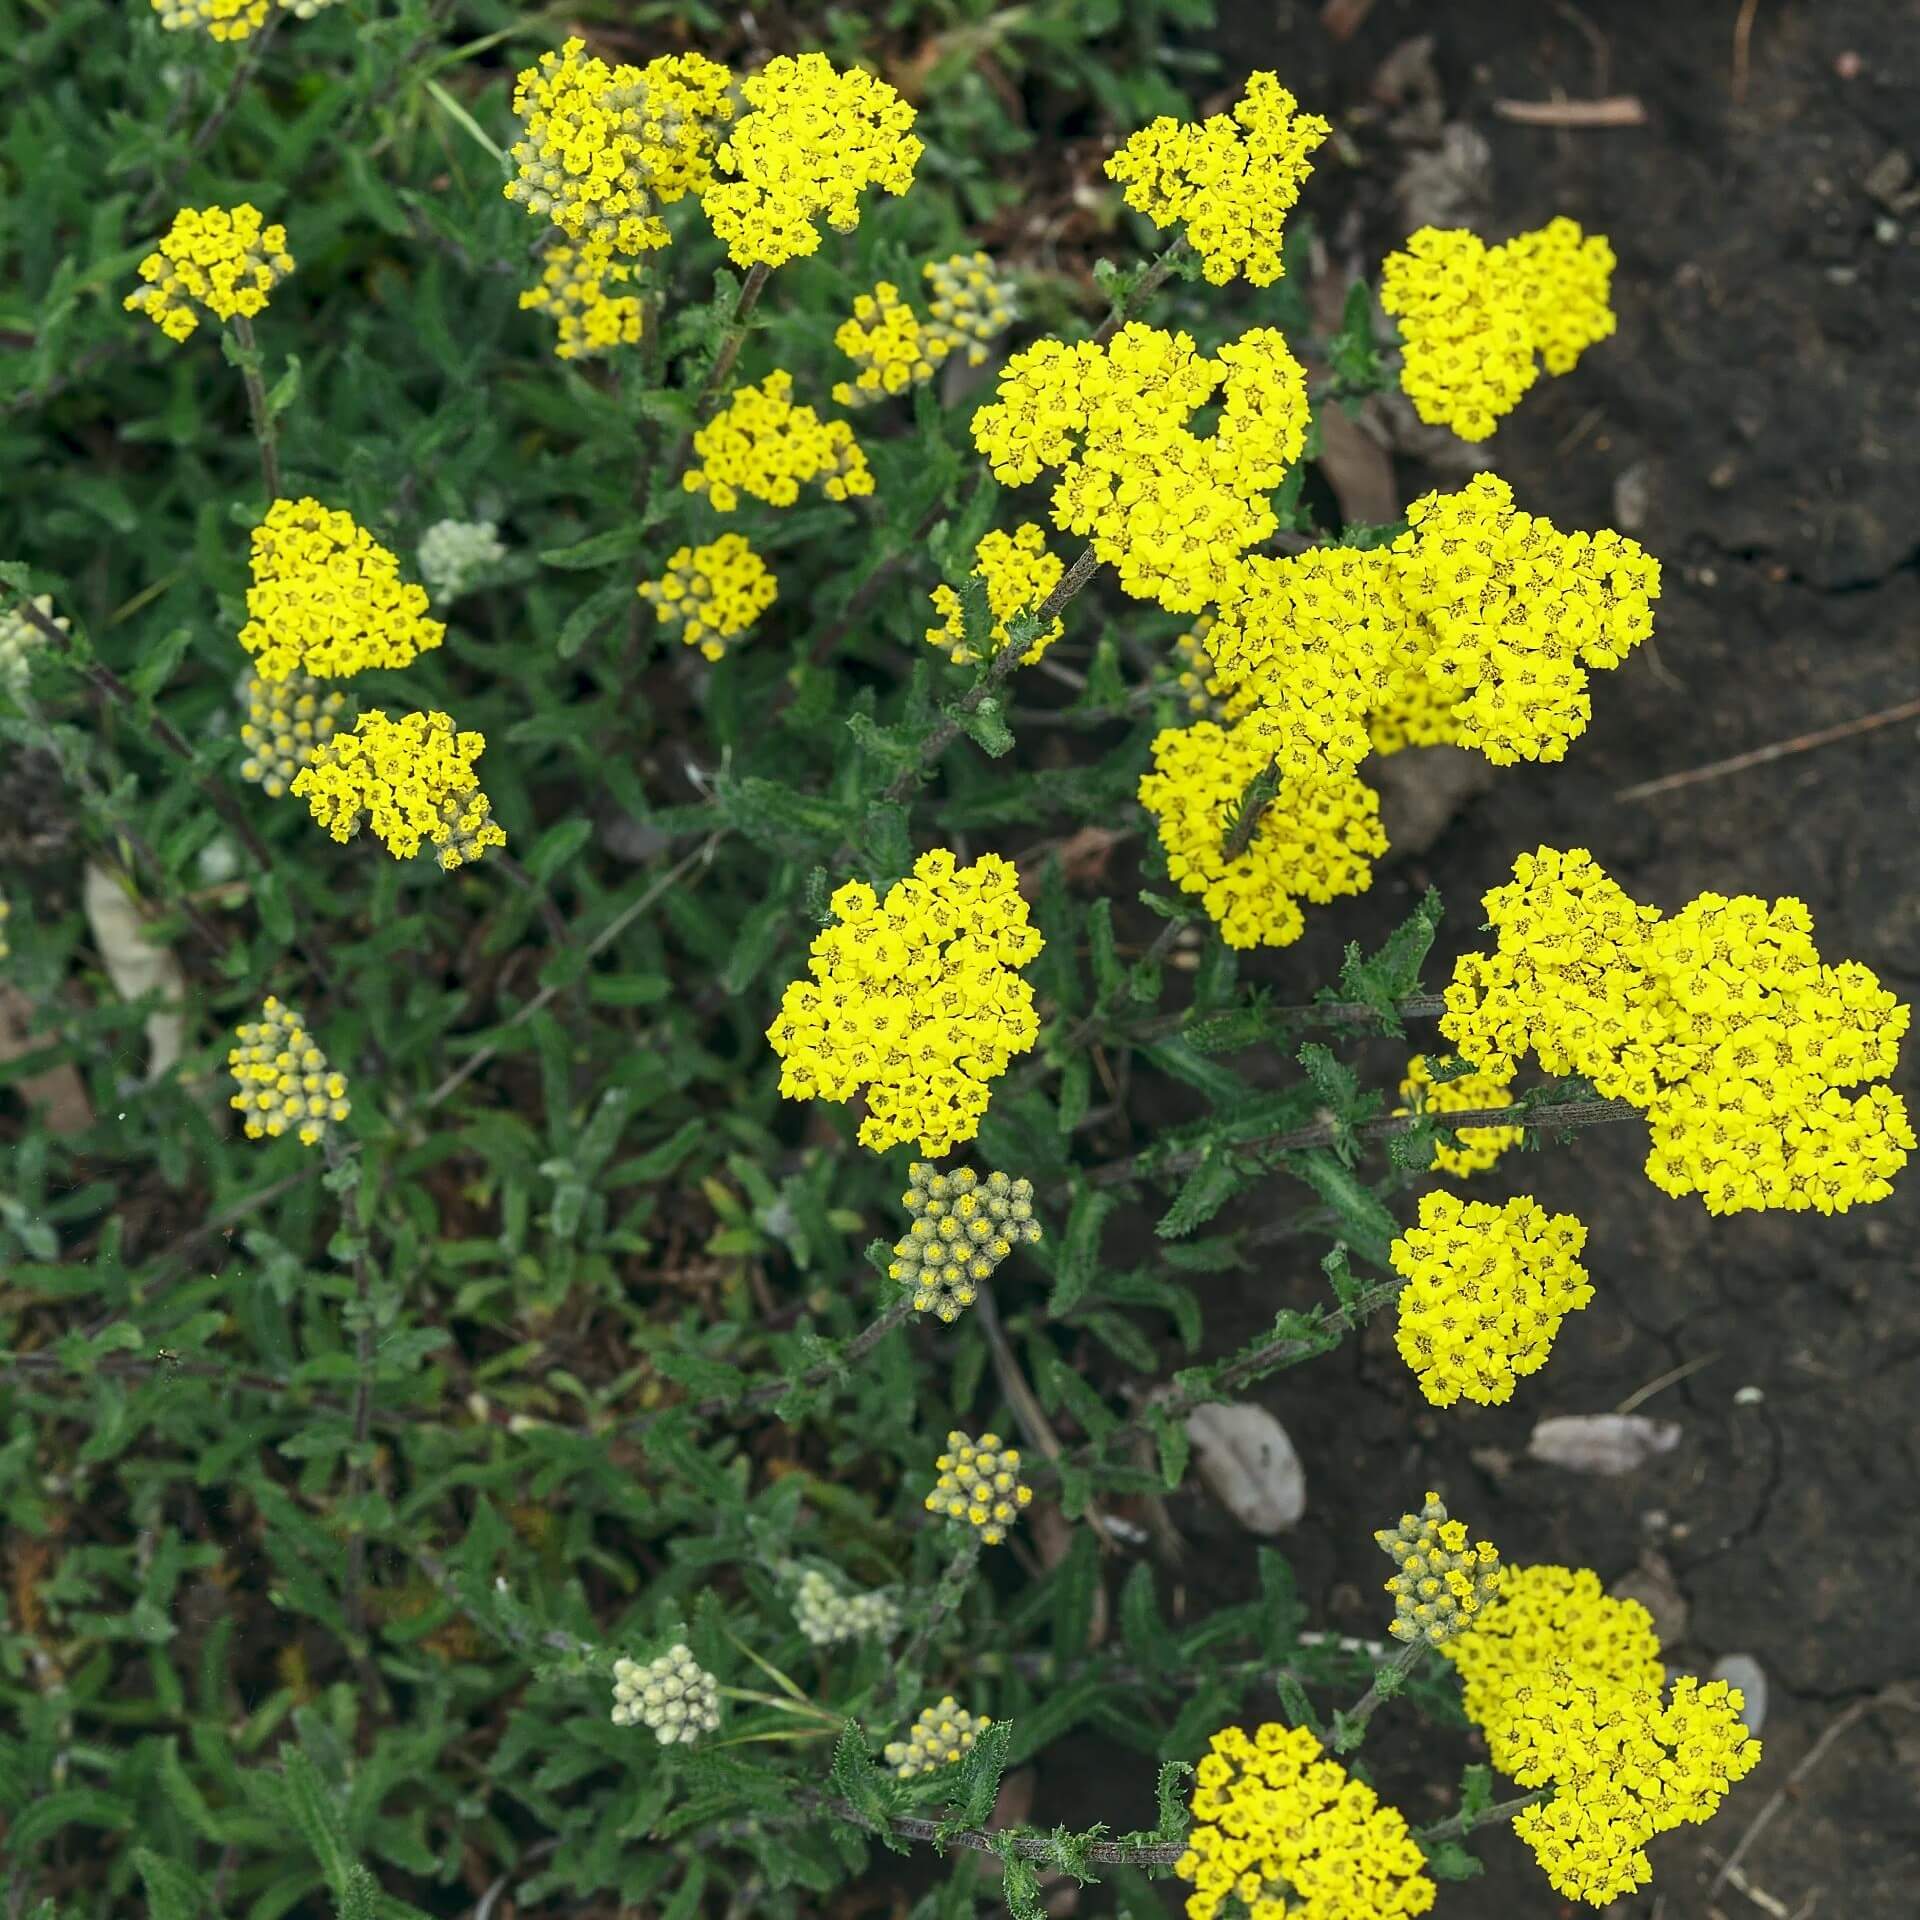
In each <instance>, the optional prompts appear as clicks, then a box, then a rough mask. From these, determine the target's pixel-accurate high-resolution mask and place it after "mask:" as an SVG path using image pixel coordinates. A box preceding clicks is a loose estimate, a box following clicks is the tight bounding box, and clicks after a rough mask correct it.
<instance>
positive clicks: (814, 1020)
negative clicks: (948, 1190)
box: [767, 848, 1042, 1157]
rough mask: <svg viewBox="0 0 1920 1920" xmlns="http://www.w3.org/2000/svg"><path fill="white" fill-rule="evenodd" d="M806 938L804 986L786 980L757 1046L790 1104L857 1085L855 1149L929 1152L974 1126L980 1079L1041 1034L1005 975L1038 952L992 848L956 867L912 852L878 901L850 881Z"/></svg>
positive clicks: (981, 1099)
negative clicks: (763, 1046)
mask: <svg viewBox="0 0 1920 1920" xmlns="http://www.w3.org/2000/svg"><path fill="white" fill-rule="evenodd" d="M831 905H832V909H833V913H834V916H835V924H834V925H832V926H829V927H826V928H824V929H823V930H822V931H821V932H820V933H819V934H818V935H816V936H815V938H814V942H813V946H812V949H811V957H810V959H809V960H808V963H807V966H808V971H809V972H810V973H811V974H812V976H813V977H812V978H811V979H809V980H796V981H794V982H793V983H792V984H791V985H789V986H788V988H787V990H786V993H785V995H784V996H783V997H782V999H781V1002H780V1013H779V1016H778V1018H777V1019H775V1021H774V1023H773V1024H772V1026H770V1027H769V1028H768V1029H767V1039H768V1041H769V1043H770V1044H771V1045H772V1047H773V1050H774V1052H775V1053H777V1054H778V1055H779V1056H780V1059H781V1062H782V1069H781V1075H780V1091H781V1092H782V1093H783V1094H785V1095H786V1096H787V1098H788V1099H790V1100H850V1099H852V1098H853V1097H854V1095H855V1094H856V1093H858V1092H860V1091H861V1090H862V1089H864V1090H865V1094H866V1102H867V1117H866V1119H865V1120H863V1121H862V1122H861V1125H860V1144H861V1145H862V1146H865V1147H869V1148H871V1149H872V1150H873V1151H874V1152H875V1153H884V1152H886V1150H887V1149H888V1148H889V1147H892V1146H896V1145H897V1144H898V1143H899V1142H901V1141H902V1140H912V1139H916V1138H917V1139H918V1141H919V1143H920V1151H921V1152H922V1153H925V1154H929V1155H932V1156H935V1157H938V1156H939V1155H941V1154H944V1153H947V1152H950V1151H951V1150H952V1149H953V1147H955V1146H956V1145H957V1144H958V1143H959V1142H961V1141H963V1140H971V1139H972V1138H973V1137H974V1135H975V1134H976V1133H978V1132H979V1130H980V1116H981V1115H982V1114H983V1113H985V1112H986V1110H987V1098H988V1094H987V1088H988V1083H989V1082H991V1081H993V1080H995V1079H997V1078H998V1077H999V1076H1000V1075H1001V1074H1003V1073H1004V1072H1005V1071H1006V1069H1007V1062H1008V1061H1009V1059H1010V1058H1011V1057H1012V1056H1013V1055H1014V1054H1017V1053H1025V1052H1026V1051H1027V1050H1028V1049H1029V1048H1030V1047H1031V1046H1032V1045H1033V1043H1034V1041H1035V1040H1036V1039H1037V1038H1038V1037H1039V1032H1040V1023H1039V1018H1038V1016H1037V1015H1036V1014H1035V1012H1034V1007H1033V989H1032V988H1031V987H1030V986H1029V985H1028V984H1027V982H1026V981H1024V980H1023V979H1021V978H1020V976H1019V974H1018V973H1017V972H1016V971H1015V969H1016V968H1018V967H1023V966H1025V965H1026V964H1027V962H1028V961H1029V960H1031V959H1033V957H1034V956H1035V955H1036V954H1037V953H1039V951H1040V948H1041V945H1042V941H1041V938H1040V933H1039V930H1038V928H1036V927H1035V926H1034V925H1033V923H1032V922H1031V920H1030V919H1029V918H1028V917H1027V903H1026V901H1025V900H1024V899H1023V898H1022V897H1021V894H1020V876H1019V874H1018V873H1017V872H1016V871H1015V869H1014V866H1013V863H1012V862H1011V861H1008V860H1003V859H1001V858H1000V856H999V855H998V854H992V853H988V854H982V855H981V857H980V858H979V859H978V860H976V861H974V862H973V864H972V865H971V866H965V867H963V866H960V865H959V864H958V863H957V862H956V861H955V859H954V857H953V855H952V854H951V853H949V852H948V851H946V849H945V848H936V849H934V850H933V851H932V852H929V853H923V854H922V855H921V856H920V858H919V859H918V860H916V861H915V862H914V866H913V872H912V874H911V876H910V877H909V878H907V879H905V880H902V881H899V882H898V883H896V884H895V885H894V886H892V887H890V888H889V889H888V890H887V897H886V899H885V900H884V901H881V900H879V899H878V898H876V897H875V894H874V891H873V889H872V888H871V887H870V886H868V885H867V884H866V883H865V882H864V881H861V880H850V881H848V883H847V884H846V885H845V886H843V887H842V888H841V889H840V890H839V891H838V892H837V893H836V894H835V895H834V896H833V899H832V902H831Z"/></svg>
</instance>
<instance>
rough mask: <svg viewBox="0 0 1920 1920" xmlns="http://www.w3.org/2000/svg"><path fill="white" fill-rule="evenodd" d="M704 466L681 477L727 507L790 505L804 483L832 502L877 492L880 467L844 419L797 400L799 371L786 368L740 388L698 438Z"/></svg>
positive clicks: (697, 452) (700, 463) (696, 448)
mask: <svg viewBox="0 0 1920 1920" xmlns="http://www.w3.org/2000/svg"><path fill="white" fill-rule="evenodd" d="M693 451H694V454H695V457H696V461H697V464H696V465H694V466H691V467H689V468H688V469H687V471H686V472H685V473H684V474H682V475H681V477H680V484H681V485H682V486H683V487H685V488H686V490H687V491H688V492H689V493H704V494H705V495H706V496H707V498H708V499H709V500H711V501H712V503H713V505H714V507H715V509H716V510H717V511H718V512H720V513H731V512H732V511H733V510H734V508H735V507H737V506H738V505H739V504H740V496H741V495H742V494H743V493H745V494H751V495H752V496H753V498H754V499H756V500H764V501H765V502H766V503H767V504H768V505H769V506H773V507H790V506H792V505H793V503H794V502H795V501H796V500H798V499H799V498H800V489H801V488H802V487H803V486H808V485H814V484H817V485H818V486H819V488H820V490H821V492H822V493H824V494H825V495H826V496H827V498H828V499H829V500H853V499H859V498H861V497H863V496H865V495H867V494H870V493H871V492H872V491H873V470H872V469H871V468H870V467H869V466H868V465H867V456H866V454H865V453H863V452H862V451H861V448H860V443H859V442H858V441H857V440H856V439H855V438H854V437H853V429H852V428H851V427H850V426H848V425H847V423H846V422H845V421H844V420H825V421H823V420H822V419H821V418H820V416H819V415H818V414H817V413H815V412H814V410H813V409H812V408H811V407H807V406H796V405H795V404H794V399H793V375H792V374H790V373H787V372H785V371H783V370H781V369H777V368H776V369H775V371H774V372H772V373H770V374H768V375H767V377H766V378H765V379H764V380H762V381H760V382H759V384H758V385H756V386H744V387H735V388H734V390H733V392H732V393H731V394H730V395H729V396H728V398H727V404H726V405H725V406H724V407H722V408H721V409H720V411H719V412H718V413H716V414H715V415H714V416H713V418H712V419H711V420H709V421H708V422H707V424H706V425H705V426H704V427H702V428H701V429H700V431H699V432H698V433H696V434H695V435H694V436H693Z"/></svg>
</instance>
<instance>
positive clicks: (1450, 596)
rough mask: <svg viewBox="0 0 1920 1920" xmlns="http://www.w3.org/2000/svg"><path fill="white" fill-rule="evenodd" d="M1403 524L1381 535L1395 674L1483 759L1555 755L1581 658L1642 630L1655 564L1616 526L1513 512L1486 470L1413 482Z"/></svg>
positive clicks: (1581, 689) (1498, 761) (1570, 713)
mask: <svg viewBox="0 0 1920 1920" xmlns="http://www.w3.org/2000/svg"><path fill="white" fill-rule="evenodd" d="M1407 528H1408V530H1407V531H1406V532H1405V533H1403V534H1401V535H1400V536H1399V538H1398V539H1397V540H1395V541H1394V543H1393V547H1392V556H1393V560H1394V562H1396V563H1397V565H1396V587H1397V591H1398V595H1399V601H1400V605H1401V607H1402V609H1403V610H1404V613H1405V616H1406V618H1405V624H1404V627H1403V650H1402V661H1401V664H1402V666H1403V668H1404V670H1405V672H1406V673H1407V675H1408V676H1409V677H1410V678H1415V679H1423V680H1424V681H1425V682H1426V683H1427V685H1428V686H1429V687H1430V688H1431V689H1432V691H1433V694H1434V695H1435V697H1437V698H1438V699H1439V700H1441V701H1443V702H1444V703H1445V704H1446V706H1447V711H1448V723H1449V725H1450V727H1451V730H1452V736H1451V737H1452V739H1453V740H1454V741H1455V743H1457V744H1458V745H1460V746H1463V747H1471V748H1473V749H1475V750H1476V751H1478V752H1480V753H1484V754H1485V755H1486V757H1487V758H1488V759H1489V760H1491V761H1492V762H1493V763H1494V764H1495V765H1496V766H1511V765H1512V764H1513V763H1514V762H1515V761H1518V760H1549V761H1551V760H1559V759H1562V758H1563V757H1564V756H1565V754H1566V751H1567V747H1568V744H1569V743H1570V742H1571V741H1572V740H1574V739H1576V738H1577V737H1578V736H1579V735H1580V734H1582V733H1584V732H1585V731H1586V727H1587V722H1588V720H1589V718H1590V717H1591V715H1592V710H1593V709H1592V702H1591V700H1590V698H1589V696H1588V692H1587V671H1586V670H1587V669H1588V668H1601V669H1604V668H1610V667H1617V666H1618V665H1619V664H1620V662H1621V661H1622V660H1624V659H1625V658H1626V656H1627V655H1628V654H1629V653H1630V652H1632V650H1633V649H1634V648H1635V647H1637V646H1638V645H1639V644H1640V642H1641V641H1643V640H1645V639H1648V638H1649V637H1650V636H1651V635H1652V633H1653V603H1654V601H1656V600H1657V599H1658V598H1659V597H1660V563H1659V562H1658V561H1657V560H1655V559H1654V558H1653V557H1652V556H1651V555H1650V554H1648V553H1647V552H1646V550H1645V549H1644V548H1643V547H1641V546H1640V544H1639V543H1638V542H1637V541H1634V540H1630V539H1628V538H1627V537H1626V536H1625V535H1624V534H1619V533H1614V532H1612V531H1611V530H1610V529H1602V530H1601V531H1600V532H1599V533H1593V534H1588V533H1562V532H1560V531H1559V530H1558V528H1556V527H1555V526H1554V525H1553V524H1552V523H1551V522H1550V521H1548V520H1545V519H1543V518H1541V517H1540V516H1539V515H1536V514H1530V513H1522V512H1520V511H1518V510H1517V509H1516V508H1515V506H1514V504H1513V489H1512V488H1511V487H1510V486H1508V485H1507V483H1506V482H1505V481H1504V480H1502V479H1500V478H1499V477H1498V476H1497V475H1494V474H1491V473H1481V474H1476V475H1475V476H1474V477H1473V479H1472V480H1471V481H1469V482H1468V483H1467V485H1466V486H1465V487H1463V488H1461V489H1460V490H1459V491H1458V492H1457V493H1451V494H1445V493H1429V494H1424V495H1422V496H1421V498H1420V499H1418V500H1416V501H1415V502H1414V503H1413V505H1412V506H1410V507H1409V508H1408V509H1407Z"/></svg>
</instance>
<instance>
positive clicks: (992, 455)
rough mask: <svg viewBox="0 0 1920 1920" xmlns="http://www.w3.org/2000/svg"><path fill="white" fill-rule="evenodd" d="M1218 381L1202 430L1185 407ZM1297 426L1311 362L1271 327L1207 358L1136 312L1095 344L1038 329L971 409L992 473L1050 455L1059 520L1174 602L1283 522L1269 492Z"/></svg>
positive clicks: (1293, 447) (1012, 478)
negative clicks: (1037, 336) (1201, 433)
mask: <svg viewBox="0 0 1920 1920" xmlns="http://www.w3.org/2000/svg"><path fill="white" fill-rule="evenodd" d="M1216 394H1217V395H1218V396H1219V401H1220V416H1219V423H1218V425H1217V426H1216V427H1215V429H1214V432H1213V433H1212V435H1211V436H1209V437H1208V438H1207V439H1204V440H1203V439H1200V438H1198V437H1197V436H1195V435H1194V434H1192V433H1190V432H1189V431H1188V430H1187V422H1188V421H1189V420H1190V419H1191V418H1192V416H1193V414H1194V412H1195V411H1196V410H1197V409H1198V408H1200V407H1202V406H1204V405H1206V404H1207V403H1208V402H1209V401H1210V400H1212V399H1213V398H1214V397H1215V395H1216ZM1306 432H1307V384H1306V375H1305V373H1304V372H1303V371H1302V369H1301V367H1300V363H1299V362H1298V361H1297V360H1295V359H1294V357H1293V355H1292V354H1291V353H1290V352H1289V351H1288V349H1287V344H1286V342H1285V340H1283V339H1282V338H1281V336H1280V335H1279V334H1278V333H1276V332H1274V331H1273V329H1272V328H1270V327H1255V328H1253V329H1251V330H1250V331H1249V332H1246V333H1243V334H1242V335H1241V336H1240V337H1239V338H1238V339H1237V340H1233V341H1229V342H1228V343H1227V344H1226V345H1225V346H1223V347H1222V348H1220V350H1219V352H1218V353H1217V354H1215V355H1214V356H1212V357H1211V358H1209V357H1207V356H1206V355H1204V354H1201V353H1199V352H1197V351H1196V349H1195V347H1194V344H1193V340H1192V338H1191V336H1189V335H1187V334H1185V333H1177V334H1169V333H1163V332H1161V331H1160V330H1159V329H1158V328H1155V327H1149V326H1144V325H1142V324H1141V323H1140V322H1138V321H1134V322H1132V323H1130V324H1129V325H1127V326H1124V327H1122V328H1121V329H1120V331H1119V332H1118V333H1117V334H1115V335H1114V337H1113V338H1112V339H1111V340H1110V341H1108V342H1107V344H1106V345H1105V346H1104V347H1100V346H1095V345H1094V344H1093V343H1092V342H1091V341H1086V340H1082V341H1078V342H1076V343H1075V344H1073V345H1071V346H1069V345H1067V344H1066V343H1065V342H1063V341H1059V340H1041V341H1037V342H1036V343H1035V344H1034V345H1033V346H1031V347H1028V348H1027V349H1026V350H1025V351H1024V352H1022V353H1017V354H1015V355H1014V356H1013V358H1012V359H1011V360H1009V361H1008V362H1007V364H1006V365H1005V366H1004V367H1003V368H1001V370H1000V377H999V381H998V385H997V388H996V392H995V397H994V398H993V399H992V400H990V401H988V402H987V403H986V404H985V405H984V406H982V407H980V408H979V409H978V410H977V411H976V412H975V414H974V416H973V440H974V445H975V446H976V447H978V448H979V450H980V451H981V452H982V453H983V454H985V455H986V456H987V458H988V460H989V461H990V462H991V463H992V465H993V471H994V477H995V478H996V479H998V480H1000V481H1001V482H1002V483H1003V484H1005V485H1008V486H1021V485H1024V484H1025V483H1026V482H1027V481H1029V480H1032V479H1034V478H1035V477H1036V476H1037V475H1038V474H1039V473H1040V472H1041V470H1042V469H1043V468H1047V467H1057V468H1059V469H1060V470H1061V472H1060V478H1059V481H1058V482H1057V484H1056V485H1055V487H1054V490H1053V500H1052V508H1053V521H1054V525H1055V526H1057V527H1060V528H1062V529H1063V530H1064V531H1067V532H1070V533H1077V534H1080V535H1082V536H1084V537H1085V538H1086V539H1087V540H1089V541H1090V542H1091V544H1092V546H1093V550H1094V552H1095V553H1096V554H1097V555H1098V556H1099V557H1100V558H1101V559H1102V560H1103V561H1106V562H1108V563H1110V564H1111V565H1112V566H1113V567H1114V569H1115V570H1116V571H1117V573H1118V574H1119V577H1120V584H1121V586H1122V588H1123V589H1124V590H1125V591H1126V592H1128V593H1130V594H1132V595H1134V596H1135V597H1136V598H1138V599H1143V600H1155V601H1158V602H1159V604H1160V605H1161V606H1163V607H1165V608H1167V609H1168V611H1169V612H1173V613H1196V612H1198V611H1199V610H1200V609H1201V608H1203V607H1205V606H1207V605H1209V604H1210V603H1212V602H1214V601H1216V600H1219V599H1221V598H1222V597H1224V596H1226V595H1229V594H1230V593H1231V592H1232V591H1233V588H1234V574H1235V568H1236V567H1237V564H1238V562H1239V558H1240V556H1241V555H1242V554H1244V553H1245V552H1246V551H1247V550H1248V549H1249V548H1250V547H1253V546H1256V545H1258V543H1259V542H1260V541H1262V540H1265V539H1266V538H1267V537H1268V536H1269V535H1270V534H1271V533H1273V531H1274V530H1275V528H1276V526H1277V524H1278V523H1277V521H1276V520H1275V518H1274V514H1273V508H1272V506H1271V505H1270V504H1269V502H1268V500H1267V495H1269V494H1270V493H1271V492H1272V491H1273V490H1274V488H1275V487H1277V486H1278V485H1279V484H1280V482H1281V480H1282V479H1283V478H1284V476H1285V474H1286V471H1287V469H1288V468H1289V467H1290V466H1292V465H1293V463H1294V462H1295V461H1297V460H1298V459H1299V457H1300V453H1301V450H1302V448H1303V447H1304V446H1305V444H1306Z"/></svg>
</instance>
